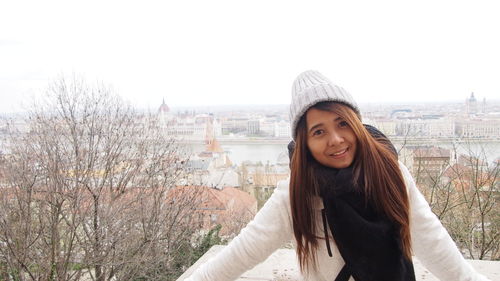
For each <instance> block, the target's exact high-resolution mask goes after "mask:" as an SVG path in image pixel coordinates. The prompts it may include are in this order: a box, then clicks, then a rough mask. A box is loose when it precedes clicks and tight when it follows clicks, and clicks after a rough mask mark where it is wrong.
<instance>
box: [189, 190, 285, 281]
mask: <svg viewBox="0 0 500 281" xmlns="http://www.w3.org/2000/svg"><path fill="white" fill-rule="evenodd" d="M289 209H290V203H289V196H288V181H282V182H280V183H278V187H277V188H276V189H275V190H274V193H273V195H272V196H271V197H270V198H269V200H267V202H266V204H265V205H264V206H263V207H262V209H261V210H260V211H259V212H258V213H257V215H256V216H255V218H254V219H253V220H252V221H251V222H250V223H249V224H248V225H247V226H246V227H245V228H244V229H243V230H242V231H241V232H240V234H239V235H238V236H236V237H235V238H234V239H233V240H232V241H231V242H230V243H229V245H227V246H226V247H225V248H224V249H223V250H222V251H221V252H219V253H218V254H217V256H215V257H214V258H212V259H210V260H209V261H207V262H206V263H205V264H203V265H202V266H200V267H199V268H198V269H197V270H196V271H195V272H194V273H193V274H192V275H191V276H190V277H188V278H187V279H185V281H214V280H217V281H230V280H235V279H236V278H238V277H239V276H240V275H241V274H243V273H244V272H245V271H247V270H249V269H251V268H253V267H254V266H255V265H257V264H258V263H260V262H262V261H263V260H265V259H266V258H267V257H268V256H269V255H270V254H272V253H273V252H274V251H275V250H276V249H277V248H279V247H280V246H282V244H283V243H284V242H286V241H288V240H290V238H291V225H290V215H289V211H288V210H289Z"/></svg>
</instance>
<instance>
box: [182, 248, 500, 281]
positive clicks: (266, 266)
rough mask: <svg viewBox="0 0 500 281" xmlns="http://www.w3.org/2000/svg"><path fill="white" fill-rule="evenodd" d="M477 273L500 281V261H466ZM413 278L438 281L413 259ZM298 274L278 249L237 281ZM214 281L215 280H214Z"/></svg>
mask: <svg viewBox="0 0 500 281" xmlns="http://www.w3.org/2000/svg"><path fill="white" fill-rule="evenodd" d="M223 248H224V246H213V247H212V248H211V249H210V250H209V251H208V252H207V253H205V255H203V256H202V257H201V258H200V259H199V260H198V261H197V262H196V263H195V264H193V265H192V266H191V267H190V268H189V269H188V270H186V272H184V274H182V275H181V277H179V278H178V279H177V281H183V280H184V279H185V278H187V277H188V276H189V275H191V274H192V273H193V271H194V270H195V269H196V268H198V267H199V266H200V265H202V264H203V263H204V262H205V261H207V260H208V259H210V258H211V257H213V256H214V255H216V254H217V253H218V252H220V251H221V250H222V249H223ZM467 261H468V262H469V263H470V264H471V265H472V266H473V267H474V268H475V269H476V270H477V271H479V272H480V273H482V274H483V275H486V276H487V277H488V278H490V279H491V280H493V281H495V280H496V281H500V261H480V260H467ZM413 263H414V266H415V276H416V277H417V281H423V280H425V281H438V280H439V279H437V278H436V277H435V276H434V275H432V274H431V273H430V272H429V271H428V270H427V269H425V268H424V267H423V266H422V264H421V263H420V262H419V261H418V260H417V259H414V261H413ZM299 276H300V275H299V272H298V267H297V262H296V259H295V251H294V250H292V249H279V250H277V251H276V252H274V253H273V254H272V255H271V256H270V257H269V258H267V259H266V260H265V261H264V262H263V263H261V264H259V265H257V266H256V267H254V268H253V269H251V270H249V271H247V272H245V273H244V274H243V275H242V276H241V277H240V278H239V279H237V280H238V281H245V280H254V281H267V280H269V281H288V280H290V281H298V280H301V279H300V278H299ZM214 281H215V280H214Z"/></svg>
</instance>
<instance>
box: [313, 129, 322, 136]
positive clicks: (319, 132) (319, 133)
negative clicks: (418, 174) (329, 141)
mask: <svg viewBox="0 0 500 281" xmlns="http://www.w3.org/2000/svg"><path fill="white" fill-rule="evenodd" d="M321 134H323V130H316V131H314V132H313V136H319V135H321Z"/></svg>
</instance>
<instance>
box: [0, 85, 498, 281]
mask: <svg viewBox="0 0 500 281" xmlns="http://www.w3.org/2000/svg"><path fill="white" fill-rule="evenodd" d="M360 108H361V112H362V115H363V123H365V124H370V125H373V126H375V127H377V128H379V129H380V130H381V131H382V132H383V133H384V134H385V135H386V136H387V137H388V138H389V139H390V140H391V141H392V142H393V144H394V146H395V147H396V149H397V150H398V157H399V160H400V161H401V162H403V163H404V164H405V165H406V166H407V167H408V168H409V170H410V171H411V173H412V175H413V176H414V178H415V181H416V182H417V185H418V186H419V189H420V190H421V192H422V193H423V194H424V196H426V198H427V200H428V201H429V203H430V204H431V207H433V210H434V212H435V213H436V214H437V215H438V216H440V217H441V220H442V221H443V223H444V224H446V225H447V228H448V231H450V233H451V234H452V235H454V237H460V235H462V232H463V227H462V226H460V227H458V228H457V229H454V228H453V227H454V218H456V217H457V215H456V214H453V212H457V211H460V212H465V213H467V212H473V210H472V209H462V208H458V207H455V208H453V209H450V210H451V211H450V210H449V207H448V206H447V205H446V204H445V205H443V204H444V203H443V201H442V198H441V197H437V196H436V194H441V196H445V198H448V199H446V200H450V199H449V198H450V196H451V197H452V198H453V199H452V200H455V201H454V202H460V201H459V200H462V199H461V197H460V194H461V193H460V192H459V191H460V190H462V192H464V190H465V191H466V192H476V193H477V192H479V193H480V197H481V200H482V201H481V202H483V203H484V202H486V203H488V202H489V203H491V202H496V201H497V200H498V175H497V173H498V172H497V171H498V165H499V163H500V102H499V101H487V100H485V99H480V98H479V99H478V98H477V97H476V96H475V94H474V93H471V94H470V96H468V97H466V98H464V101H463V102H456V103H418V104H417V103H414V104H411V103H407V104H387V103H386V104H360ZM148 114H149V115H150V116H153V117H154V118H153V119H154V120H156V121H155V122H156V123H155V124H156V125H154V126H153V127H152V128H153V130H154V131H156V133H159V135H161V136H162V137H164V140H170V141H171V142H170V141H169V142H168V143H162V142H160V143H158V145H159V146H168V145H172V144H174V143H175V144H176V146H173V147H177V148H174V150H175V156H169V157H168V159H170V160H167V158H163V159H159V161H160V162H158V163H157V165H159V166H162V165H163V164H162V163H164V161H166V160H167V161H172V159H174V161H175V163H176V164H175V165H174V166H176V165H178V164H179V163H180V164H179V165H180V166H181V167H182V168H181V170H180V174H178V173H177V174H176V173H174V174H171V173H172V172H164V174H163V175H161V173H162V171H161V170H159V171H158V172H160V174H159V175H157V177H158V178H159V179H162V180H163V181H166V182H171V184H169V185H165V187H168V189H167V190H168V192H167V193H166V194H167V195H166V200H167V202H171V204H174V202H177V204H178V202H179V198H181V200H185V202H189V204H188V203H185V204H186V205H185V206H189V207H185V208H187V209H186V210H188V213H193V212H194V214H196V215H197V216H198V222H197V223H196V224H195V225H197V227H196V232H195V233H198V234H196V235H195V237H199V236H200V235H201V236H202V237H203V235H205V236H207V235H208V236H210V235H212V234H211V233H212V231H214V229H217V235H220V237H221V238H223V239H226V241H227V240H230V239H232V238H233V237H235V235H237V234H238V233H239V231H240V230H241V229H242V228H243V227H244V226H245V225H246V224H247V223H248V222H249V221H250V220H251V219H252V218H253V217H254V216H255V214H256V213H257V211H258V210H259V209H260V208H261V207H262V206H263V205H264V204H265V202H266V200H267V199H268V198H269V197H270V196H271V194H272V193H273V190H274V189H275V187H276V186H277V184H278V182H279V181H282V180H285V179H287V178H288V177H289V174H290V169H289V155H288V151H287V144H288V143H289V142H290V140H291V135H290V121H289V118H288V106H287V105H260V106H259V105H248V106H244V105H239V106H211V107H204V108H202V107H193V108H187V107H186V108H175V107H173V108H171V107H170V106H169V105H168V102H167V99H164V100H163V101H162V102H161V103H159V105H158V107H157V109H155V110H154V112H149V113H148ZM148 114H146V113H144V112H141V111H139V113H138V114H137V115H135V116H136V117H135V120H133V122H132V123H133V124H135V125H132V126H131V127H130V129H129V130H130V132H127V133H126V134H124V138H136V137H137V135H136V134H137V133H136V132H132V131H135V129H136V128H135V127H140V126H139V125H140V124H146V123H147V118H146V117H145V116H148ZM1 119H2V123H1V125H0V137H1V139H0V141H1V142H0V156H2V159H3V161H4V162H3V163H8V161H9V159H13V158H10V156H9V155H10V154H11V151H9V149H8V146H6V144H7V138H8V137H9V134H11V133H12V132H13V131H12V128H15V132H17V133H19V134H20V135H23V134H26V135H31V134H32V133H33V132H32V131H31V130H32V127H30V126H31V124H30V122H32V121H33V120H28V119H25V116H24V115H23V114H17V115H14V114H11V115H3V116H1ZM58 122H61V121H54V123H53V124H51V123H52V121H50V120H49V122H48V123H47V125H48V126H54V130H55V131H54V132H52V133H50V134H49V135H50V136H56V135H57V134H58V133H57V129H56V128H57V127H58ZM62 132H63V133H62V134H65V133H64V131H62ZM151 141H153V140H151ZM153 143H154V141H153ZM84 151H86V150H84ZM167 151H168V149H167ZM136 152H137V149H132V150H130V153H131V154H130V155H127V154H124V155H123V159H121V160H119V161H118V160H116V163H114V164H113V167H112V168H111V171H112V172H111V173H112V174H114V175H112V177H111V179H114V178H120V176H121V174H122V173H125V174H126V172H123V171H126V170H127V169H128V167H130V166H133V165H134V164H133V163H134V161H135V159H136V158H137V157H140V156H133V155H135V153H136ZM148 157H149V156H148ZM181 159H184V160H181ZM5 161H7V162H5ZM30 161H32V160H30ZM30 163H33V164H34V163H36V162H30ZM70 165H72V164H70ZM98 167H99V166H97V168H92V169H91V170H90V171H91V174H92V177H94V178H96V179H97V180H99V181H101V180H102V181H106V177H109V176H107V175H106V172H105V171H104V170H103V169H105V168H98ZM162 167H163V166H162ZM167 169H170V168H167ZM75 173H76V174H75ZM87 173H88V172H87ZM63 174H64V175H65V177H67V178H69V179H72V178H74V177H77V174H78V171H74V170H63ZM167 175H170V176H167ZM7 178H8V176H6V174H2V173H0V184H2V185H3V186H5V187H8V186H9V182H8V180H7ZM478 179H479V180H478ZM139 182H140V181H139ZM127 188H129V189H130V191H129V194H130V192H131V193H132V194H138V193H140V192H142V191H141V190H149V189H150V187H148V184H144V183H139V184H138V183H134V184H133V185H131V186H130V187H127ZM4 190H6V191H7V190H8V189H7V188H6V189H4ZM69 190H71V188H70V189H69ZM443 190H445V191H446V192H445V193H443V192H444V191H443ZM104 194H106V193H104ZM134 196H135V195H134ZM446 196H447V197H446ZM125 198H128V197H125ZM195 198H196V199H195ZM436 198H437V199H436ZM127 200H128V199H127ZM105 202H107V201H105ZM194 202H196V204H195V203H194ZM120 204H122V205H123V204H124V203H123V202H121V203H120ZM126 204H130V203H126ZM126 204H125V205H126ZM491 204H493V203H491ZM194 205H195V207H193V206H194ZM465 205H467V204H465ZM457 206H462V205H461V204H459V205H457ZM471 206H472V205H471ZM491 210H493V211H492V212H493V213H494V212H495V209H490V213H488V214H483V215H484V216H482V218H483V220H486V223H487V225H489V224H490V223H491V222H490V220H491V219H490V218H491ZM450 213H451V214H452V215H451V217H450V215H449V214H450ZM483 222H484V221H483ZM471 223H472V225H473V228H472V230H471V231H472V233H475V232H477V231H478V230H477V229H476V226H475V225H476V224H477V222H476V221H474V222H471ZM483 231H485V230H483ZM487 231H488V232H494V229H493V228H491V229H490V228H489V227H488V228H487ZM473 240H474V239H473ZM486 242H488V241H482V242H481V243H486ZM473 243H477V242H474V241H473ZM488 243H489V242H488ZM492 245H493V246H491V247H489V248H488V249H487V250H486V251H484V252H478V249H477V247H476V246H471V247H470V248H467V246H468V244H467V243H465V244H464V245H462V251H463V254H464V256H465V257H467V258H472V259H478V257H479V259H493V260H495V259H498V258H499V249H498V243H493V244H492ZM469 246H470V245H469ZM185 269H186V268H183V270H185ZM175 276H178V274H176V275H175Z"/></svg>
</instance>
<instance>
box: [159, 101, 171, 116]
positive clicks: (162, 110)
mask: <svg viewBox="0 0 500 281" xmlns="http://www.w3.org/2000/svg"><path fill="white" fill-rule="evenodd" d="M158 112H159V113H169V112H170V108H169V107H168V105H167V104H166V103H165V99H163V103H162V104H161V105H160V108H158Z"/></svg>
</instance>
